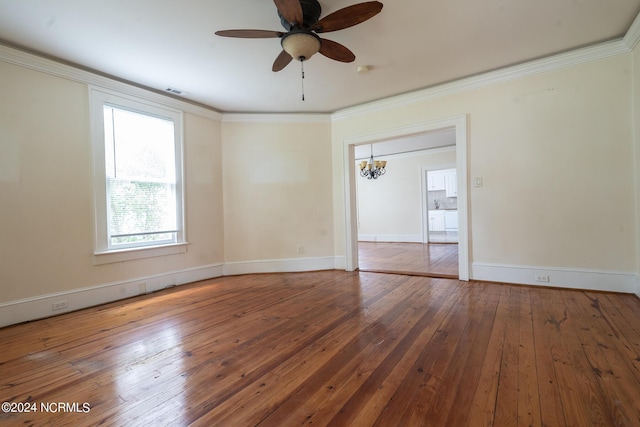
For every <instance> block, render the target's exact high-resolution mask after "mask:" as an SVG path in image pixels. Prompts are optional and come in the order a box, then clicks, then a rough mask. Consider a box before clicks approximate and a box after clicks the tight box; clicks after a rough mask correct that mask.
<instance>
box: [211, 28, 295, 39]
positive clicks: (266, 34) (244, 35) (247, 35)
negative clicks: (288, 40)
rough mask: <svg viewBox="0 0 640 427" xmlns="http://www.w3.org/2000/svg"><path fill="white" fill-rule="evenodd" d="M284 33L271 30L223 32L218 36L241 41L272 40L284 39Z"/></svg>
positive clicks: (217, 32) (217, 34)
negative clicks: (235, 38)
mask: <svg viewBox="0 0 640 427" xmlns="http://www.w3.org/2000/svg"><path fill="white" fill-rule="evenodd" d="M283 34H284V33H282V32H280V31H270V30H222V31H216V36H222V37H238V38H241V39H270V38H274V37H282V35H283Z"/></svg>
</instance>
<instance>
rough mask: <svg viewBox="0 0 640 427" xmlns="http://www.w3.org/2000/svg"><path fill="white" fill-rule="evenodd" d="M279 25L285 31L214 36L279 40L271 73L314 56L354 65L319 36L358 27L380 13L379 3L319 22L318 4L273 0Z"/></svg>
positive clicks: (309, 0)
mask: <svg viewBox="0 0 640 427" xmlns="http://www.w3.org/2000/svg"><path fill="white" fill-rule="evenodd" d="M273 2H274V3H275V5H276V8H277V9H278V15H279V16H280V22H281V24H282V26H283V27H284V28H285V29H286V30H287V31H286V32H282V31H270V30H223V31H216V35H218V36H223V37H238V38H246V39H263V38H280V39H281V40H280V44H281V45H282V52H280V54H279V55H278V57H277V58H276V60H275V62H274V63H273V67H272V70H273V71H280V70H282V69H283V68H284V67H286V66H287V65H289V63H290V62H291V61H292V60H293V59H296V60H298V61H300V62H302V61H306V60H308V59H309V58H311V56H312V55H314V54H315V53H317V52H320V53H321V54H322V55H324V56H326V57H327V58H331V59H334V60H336V61H340V62H353V61H354V60H355V59H356V56H355V55H354V54H353V52H351V51H350V50H349V49H348V48H346V47H345V46H343V45H341V44H340V43H337V42H334V41H332V40H329V39H325V38H320V37H319V36H318V33H328V32H331V31H338V30H342V29H344V28H349V27H352V26H354V25H357V24H360V23H361V22H364V21H366V20H367V19H370V18H372V17H374V16H375V15H377V14H378V13H380V11H381V10H382V3H380V2H378V1H368V2H364V3H358V4H354V5H352V6H347V7H345V8H343V9H340V10H338V11H336V12H333V13H331V14H329V15H327V16H325V17H324V18H322V19H319V18H320V14H321V12H322V8H321V7H320V3H318V1H317V0H274V1H273Z"/></svg>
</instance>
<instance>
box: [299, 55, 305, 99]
mask: <svg viewBox="0 0 640 427" xmlns="http://www.w3.org/2000/svg"><path fill="white" fill-rule="evenodd" d="M300 70H301V71H302V100H303V101H304V61H300Z"/></svg>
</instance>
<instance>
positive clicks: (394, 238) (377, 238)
mask: <svg viewBox="0 0 640 427" xmlns="http://www.w3.org/2000/svg"><path fill="white" fill-rule="evenodd" d="M358 241H360V242H384V243H422V235H420V234H358Z"/></svg>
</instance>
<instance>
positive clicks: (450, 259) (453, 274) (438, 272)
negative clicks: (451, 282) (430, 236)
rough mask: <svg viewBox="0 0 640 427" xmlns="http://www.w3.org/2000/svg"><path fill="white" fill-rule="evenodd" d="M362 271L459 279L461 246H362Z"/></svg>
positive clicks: (360, 254) (362, 243)
mask: <svg viewBox="0 0 640 427" xmlns="http://www.w3.org/2000/svg"><path fill="white" fill-rule="evenodd" d="M358 263H359V268H360V270H361V271H370V272H378V273H400V274H412V275H421V276H430V277H445V278H449V279H457V278H458V245H457V244H451V243H427V244H422V243H388V242H380V243H373V242H358Z"/></svg>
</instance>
